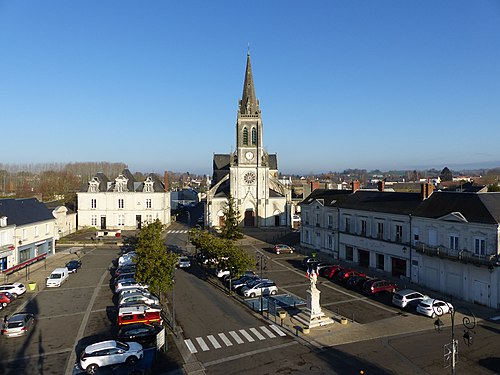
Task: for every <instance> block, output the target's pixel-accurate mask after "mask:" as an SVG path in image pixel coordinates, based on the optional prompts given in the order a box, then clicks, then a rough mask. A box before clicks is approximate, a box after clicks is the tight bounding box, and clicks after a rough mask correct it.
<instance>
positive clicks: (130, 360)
mask: <svg viewBox="0 0 500 375" xmlns="http://www.w3.org/2000/svg"><path fill="white" fill-rule="evenodd" d="M125 362H127V363H128V364H129V365H135V364H136V363H137V357H136V356H133V355H132V356H130V357H128V358H127V360H126V361H125Z"/></svg>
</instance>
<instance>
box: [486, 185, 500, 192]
mask: <svg viewBox="0 0 500 375" xmlns="http://www.w3.org/2000/svg"><path fill="white" fill-rule="evenodd" d="M488 191H489V192H495V191H496V192H498V191H500V186H498V184H491V185H488Z"/></svg>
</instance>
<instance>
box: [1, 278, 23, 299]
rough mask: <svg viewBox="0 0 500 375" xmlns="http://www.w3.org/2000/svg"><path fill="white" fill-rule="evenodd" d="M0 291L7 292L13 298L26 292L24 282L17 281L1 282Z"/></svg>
mask: <svg viewBox="0 0 500 375" xmlns="http://www.w3.org/2000/svg"><path fill="white" fill-rule="evenodd" d="M0 292H9V293H10V294H12V295H13V296H14V297H15V298H17V297H19V296H20V295H22V294H24V293H26V287H25V286H24V284H22V283H19V282H15V283H8V284H2V285H0Z"/></svg>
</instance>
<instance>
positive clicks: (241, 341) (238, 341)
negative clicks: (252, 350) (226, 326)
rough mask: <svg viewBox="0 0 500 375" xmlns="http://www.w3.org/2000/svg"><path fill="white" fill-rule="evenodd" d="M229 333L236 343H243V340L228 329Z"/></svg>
mask: <svg viewBox="0 0 500 375" xmlns="http://www.w3.org/2000/svg"><path fill="white" fill-rule="evenodd" d="M229 334H230V335H231V336H232V337H233V339H234V341H236V343H237V344H243V343H244V341H243V340H242V339H241V337H240V336H238V334H237V333H236V332H234V331H229Z"/></svg>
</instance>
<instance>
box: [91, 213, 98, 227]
mask: <svg viewBox="0 0 500 375" xmlns="http://www.w3.org/2000/svg"><path fill="white" fill-rule="evenodd" d="M90 225H92V226H93V227H96V226H97V215H92V216H91V217H90Z"/></svg>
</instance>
